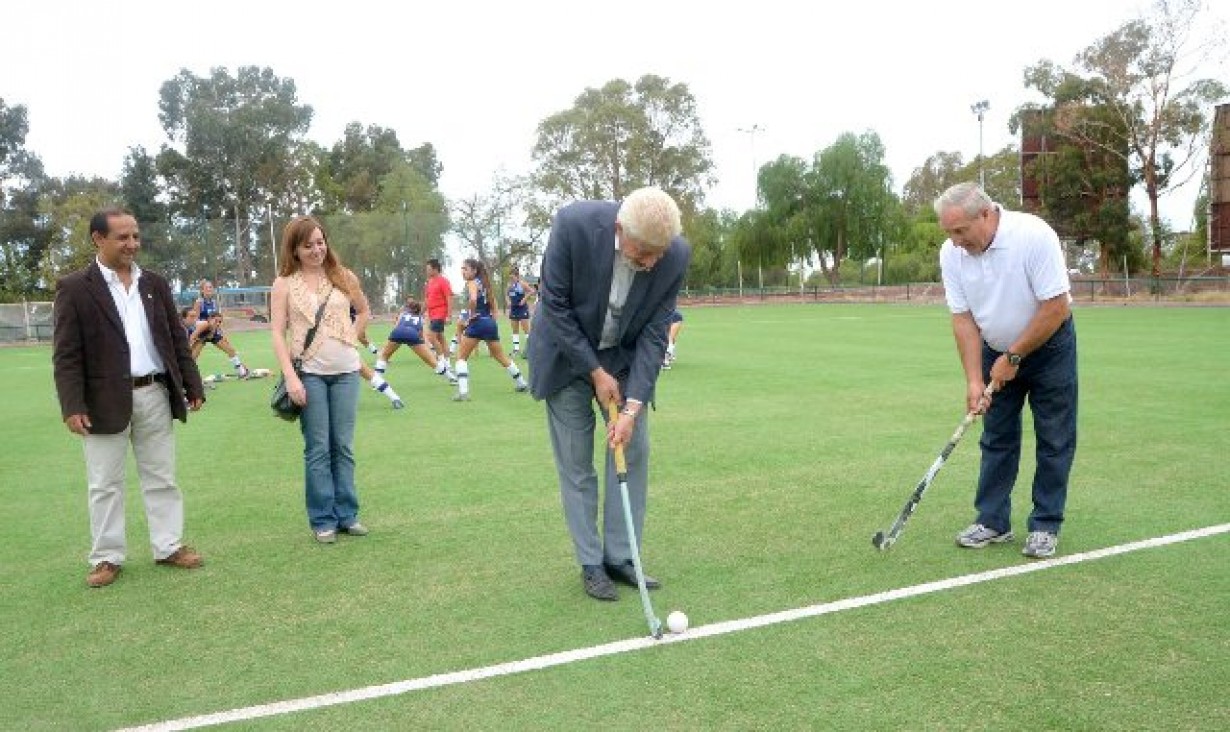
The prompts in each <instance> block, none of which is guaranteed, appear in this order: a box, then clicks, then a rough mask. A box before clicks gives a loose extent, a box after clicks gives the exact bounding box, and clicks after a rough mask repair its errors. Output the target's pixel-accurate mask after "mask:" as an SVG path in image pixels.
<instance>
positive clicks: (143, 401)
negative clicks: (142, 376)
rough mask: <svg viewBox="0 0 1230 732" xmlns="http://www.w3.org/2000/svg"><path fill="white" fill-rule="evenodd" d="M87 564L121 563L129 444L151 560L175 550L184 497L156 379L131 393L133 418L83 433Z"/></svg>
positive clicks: (166, 407)
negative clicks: (118, 428)
mask: <svg viewBox="0 0 1230 732" xmlns="http://www.w3.org/2000/svg"><path fill="white" fill-rule="evenodd" d="M83 442H84V445H85V473H86V482H87V485H88V493H87V496H88V500H89V510H90V534H91V536H92V538H93V544H92V546H91V548H90V555H89V562H90V565H91V566H93V565H95V564H98V563H99V562H111V563H112V564H123V563H124V559H125V558H126V556H127V543H126V541H125V527H124V487H125V483H126V482H127V459H128V445H129V444H130V443H131V445H132V452H133V456H134V457H135V458H136V463H137V476H138V478H139V480H140V485H141V498H142V500H143V501H144V503H145V517H146V521H147V522H148V524H149V540H150V547H151V548H152V549H153V552H154V558H155V559H163V558H166V557H169V556H170V555H172V554H174V553H175V552H176V551H178V550H179V547H180V543H181V540H182V537H183V533H184V498H183V494H182V493H180V490H179V486H178V485H176V483H175V430H174V419H173V418H172V416H171V404H170V402H169V401H168V394H167V387H166V386H165V385H164V384H162V383H160V382H155V383H153V384H151V385H149V386H145V387H142V388H140V389H134V390H133V392H132V421H131V422H129V424H128V427H127V428H125V429H124V431H123V432H120V433H117V434H114V435H86V436H85V438H84V440H83Z"/></svg>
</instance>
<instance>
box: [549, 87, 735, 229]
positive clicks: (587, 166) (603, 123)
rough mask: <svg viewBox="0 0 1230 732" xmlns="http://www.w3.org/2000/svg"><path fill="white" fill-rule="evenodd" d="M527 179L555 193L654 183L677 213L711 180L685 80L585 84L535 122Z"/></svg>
mask: <svg viewBox="0 0 1230 732" xmlns="http://www.w3.org/2000/svg"><path fill="white" fill-rule="evenodd" d="M533 160H534V163H535V165H536V168H535V170H534V173H533V180H534V184H535V186H537V187H538V188H540V189H541V190H542V191H543V192H544V193H545V194H547V195H548V196H549V197H553V198H555V199H557V200H561V201H563V200H575V199H621V198H623V197H624V196H625V195H627V194H628V193H629V192H631V191H632V190H635V189H636V188H640V187H642V186H649V185H653V186H658V187H660V188H662V189H663V190H666V191H668V192H669V193H670V194H671V195H672V196H674V197H675V200H676V201H677V202H678V203H679V206H680V208H681V209H682V210H683V211H684V214H685V217H686V216H687V215H689V214H691V213H694V212H696V211H697V210H699V208H700V206H701V204H702V202H703V200H704V192H705V190H706V189H708V188H709V187H711V186H712V185H713V182H714V178H713V162H712V160H711V159H710V145H709V139H708V138H707V137H706V136H705V133H704V130H703V129H702V126H701V123H700V117H699V115H698V113H697V109H696V99H695V97H693V96H692V93H691V91H690V90H689V89H688V87H687V85H685V84H682V83H671V81H670V80H669V79H667V78H664V77H661V76H655V75H652V74H648V75H645V76H642V77H641V78H640V79H638V80H637V82H636V83H635V84H630V83H629V82H627V81H625V80H623V79H614V80H612V81H609V82H607V83H606V84H605V85H603V86H602V87H601V88H598V89H594V88H588V89H586V90H585V91H584V92H582V93H581V94H580V95H579V96H578V97H577V98H576V101H575V102H574V104H573V106H572V107H570V108H569V109H566V110H563V111H560V112H556V113H555V114H553V115H551V116H550V117H548V118H546V119H545V120H543V121H542V122H541V123H539V125H538V136H537V142H536V143H535V145H534V150H533Z"/></svg>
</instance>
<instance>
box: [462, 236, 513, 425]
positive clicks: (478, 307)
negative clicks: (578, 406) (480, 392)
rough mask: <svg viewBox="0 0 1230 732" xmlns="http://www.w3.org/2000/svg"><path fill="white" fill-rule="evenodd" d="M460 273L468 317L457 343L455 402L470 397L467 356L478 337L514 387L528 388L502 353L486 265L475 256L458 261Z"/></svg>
mask: <svg viewBox="0 0 1230 732" xmlns="http://www.w3.org/2000/svg"><path fill="white" fill-rule="evenodd" d="M461 276H462V278H463V279H464V280H465V281H466V289H465V292H466V298H467V300H466V301H467V303H469V304H468V306H467V309H468V310H469V313H470V315H469V318H468V319H467V320H466V323H465V326H466V328H465V331H464V332H463V333H462V334H461V342H460V343H459V344H458V346H457V366H456V371H457V393H456V394H455V395H454V396H453V401H455V402H468V401H470V364H469V363H468V362H467V359H469V358H470V354H471V353H473V352H474V349H475V348H477V347H478V343H479V341H482V342H484V343H486V344H487V351H488V352H489V353H490V354H491V357H492V358H494V359H495V360H496V361H497V362H499V364H500V365H501V366H503V367H504V370H505V371H507V372H508V375H509V376H511V377H512V380H513V382H514V383H515V384H516V385H517V386H516V391H519V392H524V391H529V388H530V385H529V384H527V383H525V378H524V377H522V376H521V369H519V368H517V365H516V364H515V363H513V362H512V360H511V359H510V358H508V356H506V355H504V347H503V346H501V345H500V326H499V324H498V323H496V317H497V316H498V315H499V312H498V306H497V305H496V304H495V303H494V302H492V298H491V292H490V290H488V287H489V286H490V282H491V281H490V280H489V279H488V278H487V265H485V264H483V263H482V261H481V260H478V259H467V260H465V261H464V262H462V263H461Z"/></svg>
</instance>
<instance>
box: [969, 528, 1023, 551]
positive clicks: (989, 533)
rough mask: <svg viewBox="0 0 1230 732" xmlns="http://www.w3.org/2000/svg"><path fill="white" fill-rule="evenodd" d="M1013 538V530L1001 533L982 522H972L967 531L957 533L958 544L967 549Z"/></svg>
mask: <svg viewBox="0 0 1230 732" xmlns="http://www.w3.org/2000/svg"><path fill="white" fill-rule="evenodd" d="M1012 538H1013V537H1012V532H1011V531H1005V532H1003V533H1000V532H998V531H996V530H995V529H989V528H987V527H986V526H983V525H982V524H971V525H970V526H969V527H968V528H967V529H965V531H962V532H961V533H960V534H957V546H963V547H965V548H966V549H981V548H983V547H984V546H986V545H987V544H1003V543H1004V542H1006V541H1012Z"/></svg>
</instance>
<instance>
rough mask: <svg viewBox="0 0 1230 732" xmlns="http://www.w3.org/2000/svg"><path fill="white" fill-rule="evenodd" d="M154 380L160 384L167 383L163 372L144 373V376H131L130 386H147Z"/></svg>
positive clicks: (136, 387)
mask: <svg viewBox="0 0 1230 732" xmlns="http://www.w3.org/2000/svg"><path fill="white" fill-rule="evenodd" d="M155 381H157V382H158V383H160V384H165V383H167V377H166V375H165V374H146V375H145V376H134V377H132V388H134V389H140V388H142V387H145V386H149V385H150V384H152V383H154V382H155Z"/></svg>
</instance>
